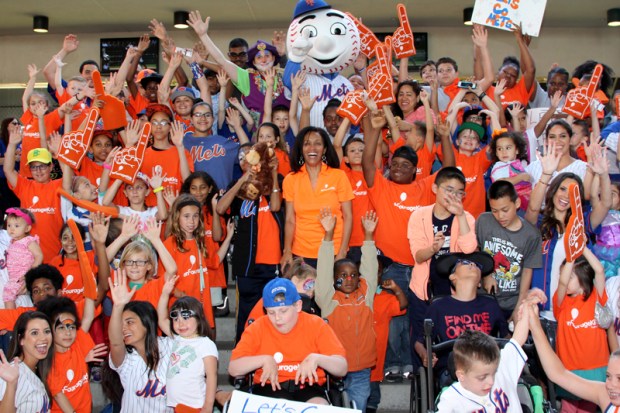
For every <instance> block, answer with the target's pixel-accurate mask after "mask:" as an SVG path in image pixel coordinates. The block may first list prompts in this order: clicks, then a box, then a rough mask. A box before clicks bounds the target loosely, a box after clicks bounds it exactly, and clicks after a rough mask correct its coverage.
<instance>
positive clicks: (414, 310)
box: [407, 291, 428, 371]
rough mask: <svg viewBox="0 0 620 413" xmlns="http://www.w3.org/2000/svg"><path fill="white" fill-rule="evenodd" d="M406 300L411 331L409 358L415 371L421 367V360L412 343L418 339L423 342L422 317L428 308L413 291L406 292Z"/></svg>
mask: <svg viewBox="0 0 620 413" xmlns="http://www.w3.org/2000/svg"><path fill="white" fill-rule="evenodd" d="M407 300H408V301H409V308H408V309H407V312H408V315H409V327H410V332H411V336H410V339H411V343H412V345H411V360H412V362H413V366H414V371H417V370H418V369H419V368H420V367H422V360H421V359H420V356H418V353H416V351H415V348H414V345H415V342H416V341H417V340H418V339H420V338H421V339H422V342H424V317H425V316H426V312H427V310H428V303H427V302H426V301H424V300H420V299H419V298H418V296H417V295H415V294H414V293H413V291H408V292H407Z"/></svg>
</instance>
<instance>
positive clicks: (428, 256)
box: [407, 166, 478, 360]
mask: <svg viewBox="0 0 620 413" xmlns="http://www.w3.org/2000/svg"><path fill="white" fill-rule="evenodd" d="M465 185H466V181H465V175H463V172H461V170H460V169H458V168H456V167H452V166H450V167H445V168H442V169H441V170H439V172H438V173H437V175H436V177H435V183H434V184H433V186H432V191H433V193H434V194H435V196H436V200H435V203H434V204H432V205H429V206H426V207H422V208H419V209H417V210H416V211H414V212H413V213H412V214H411V217H410V218H409V224H408V227H407V237H408V238H409V245H410V248H411V255H413V258H414V259H415V267H413V272H412V276H411V282H410V283H409V289H410V290H411V291H410V292H409V297H408V298H409V312H408V313H409V323H410V326H411V339H412V340H411V342H412V343H413V342H414V340H415V339H416V338H417V337H418V336H419V335H420V334H422V331H423V326H422V325H423V322H424V313H425V312H426V310H427V308H428V300H430V298H431V297H433V296H437V295H450V293H451V289H450V283H449V281H448V280H446V279H445V278H442V277H439V275H438V274H437V269H436V267H437V260H438V259H439V258H440V257H441V256H443V255H446V254H448V253H453V252H464V253H471V252H474V251H476V249H477V246H478V244H477V242H476V234H475V233H474V225H475V220H474V217H473V216H472V215H471V214H470V213H469V212H467V211H465V209H464V207H463V198H465ZM412 347H413V346H412ZM412 354H413V359H414V360H415V359H416V358H417V357H416V356H415V355H416V353H415V352H413V351H412Z"/></svg>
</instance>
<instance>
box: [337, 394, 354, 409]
mask: <svg viewBox="0 0 620 413" xmlns="http://www.w3.org/2000/svg"><path fill="white" fill-rule="evenodd" d="M340 397H341V399H342V404H339V405H338V406H340V407H344V408H345V409H348V408H350V407H351V400H350V399H349V395H348V394H347V392H346V391H343V392H342V393H340Z"/></svg>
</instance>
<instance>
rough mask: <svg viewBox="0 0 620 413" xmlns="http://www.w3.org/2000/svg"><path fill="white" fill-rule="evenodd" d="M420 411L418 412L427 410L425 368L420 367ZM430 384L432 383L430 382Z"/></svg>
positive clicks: (424, 412)
mask: <svg viewBox="0 0 620 413" xmlns="http://www.w3.org/2000/svg"><path fill="white" fill-rule="evenodd" d="M419 376H420V404H419V406H420V411H419V412H418V413H426V412H427V411H428V386H429V383H428V382H427V380H426V369H424V367H420V374H419ZM430 385H431V386H432V383H431V384H430Z"/></svg>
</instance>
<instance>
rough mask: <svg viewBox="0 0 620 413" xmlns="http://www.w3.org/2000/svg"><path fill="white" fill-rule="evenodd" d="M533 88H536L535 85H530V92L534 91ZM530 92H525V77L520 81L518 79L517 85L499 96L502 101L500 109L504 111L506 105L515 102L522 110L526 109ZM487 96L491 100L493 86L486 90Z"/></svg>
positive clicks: (493, 92) (493, 91) (493, 90)
mask: <svg viewBox="0 0 620 413" xmlns="http://www.w3.org/2000/svg"><path fill="white" fill-rule="evenodd" d="M534 87H536V85H535V84H533V85H532V90H534ZM532 90H530V91H529V92H528V91H527V89H526V88H525V76H521V79H519V81H518V82H517V84H515V85H514V87H512V88H510V89H507V90H506V91H505V92H504V93H503V94H502V95H501V96H500V98H501V100H502V108H503V109H506V108H507V107H508V105H512V104H513V103H517V102H519V103H520V104H521V106H523V107H524V108H525V107H527V105H528V104H529V102H530V95H531V94H532V93H531V92H532ZM487 95H489V96H491V98H492V97H493V96H495V86H489V88H488V89H487Z"/></svg>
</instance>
